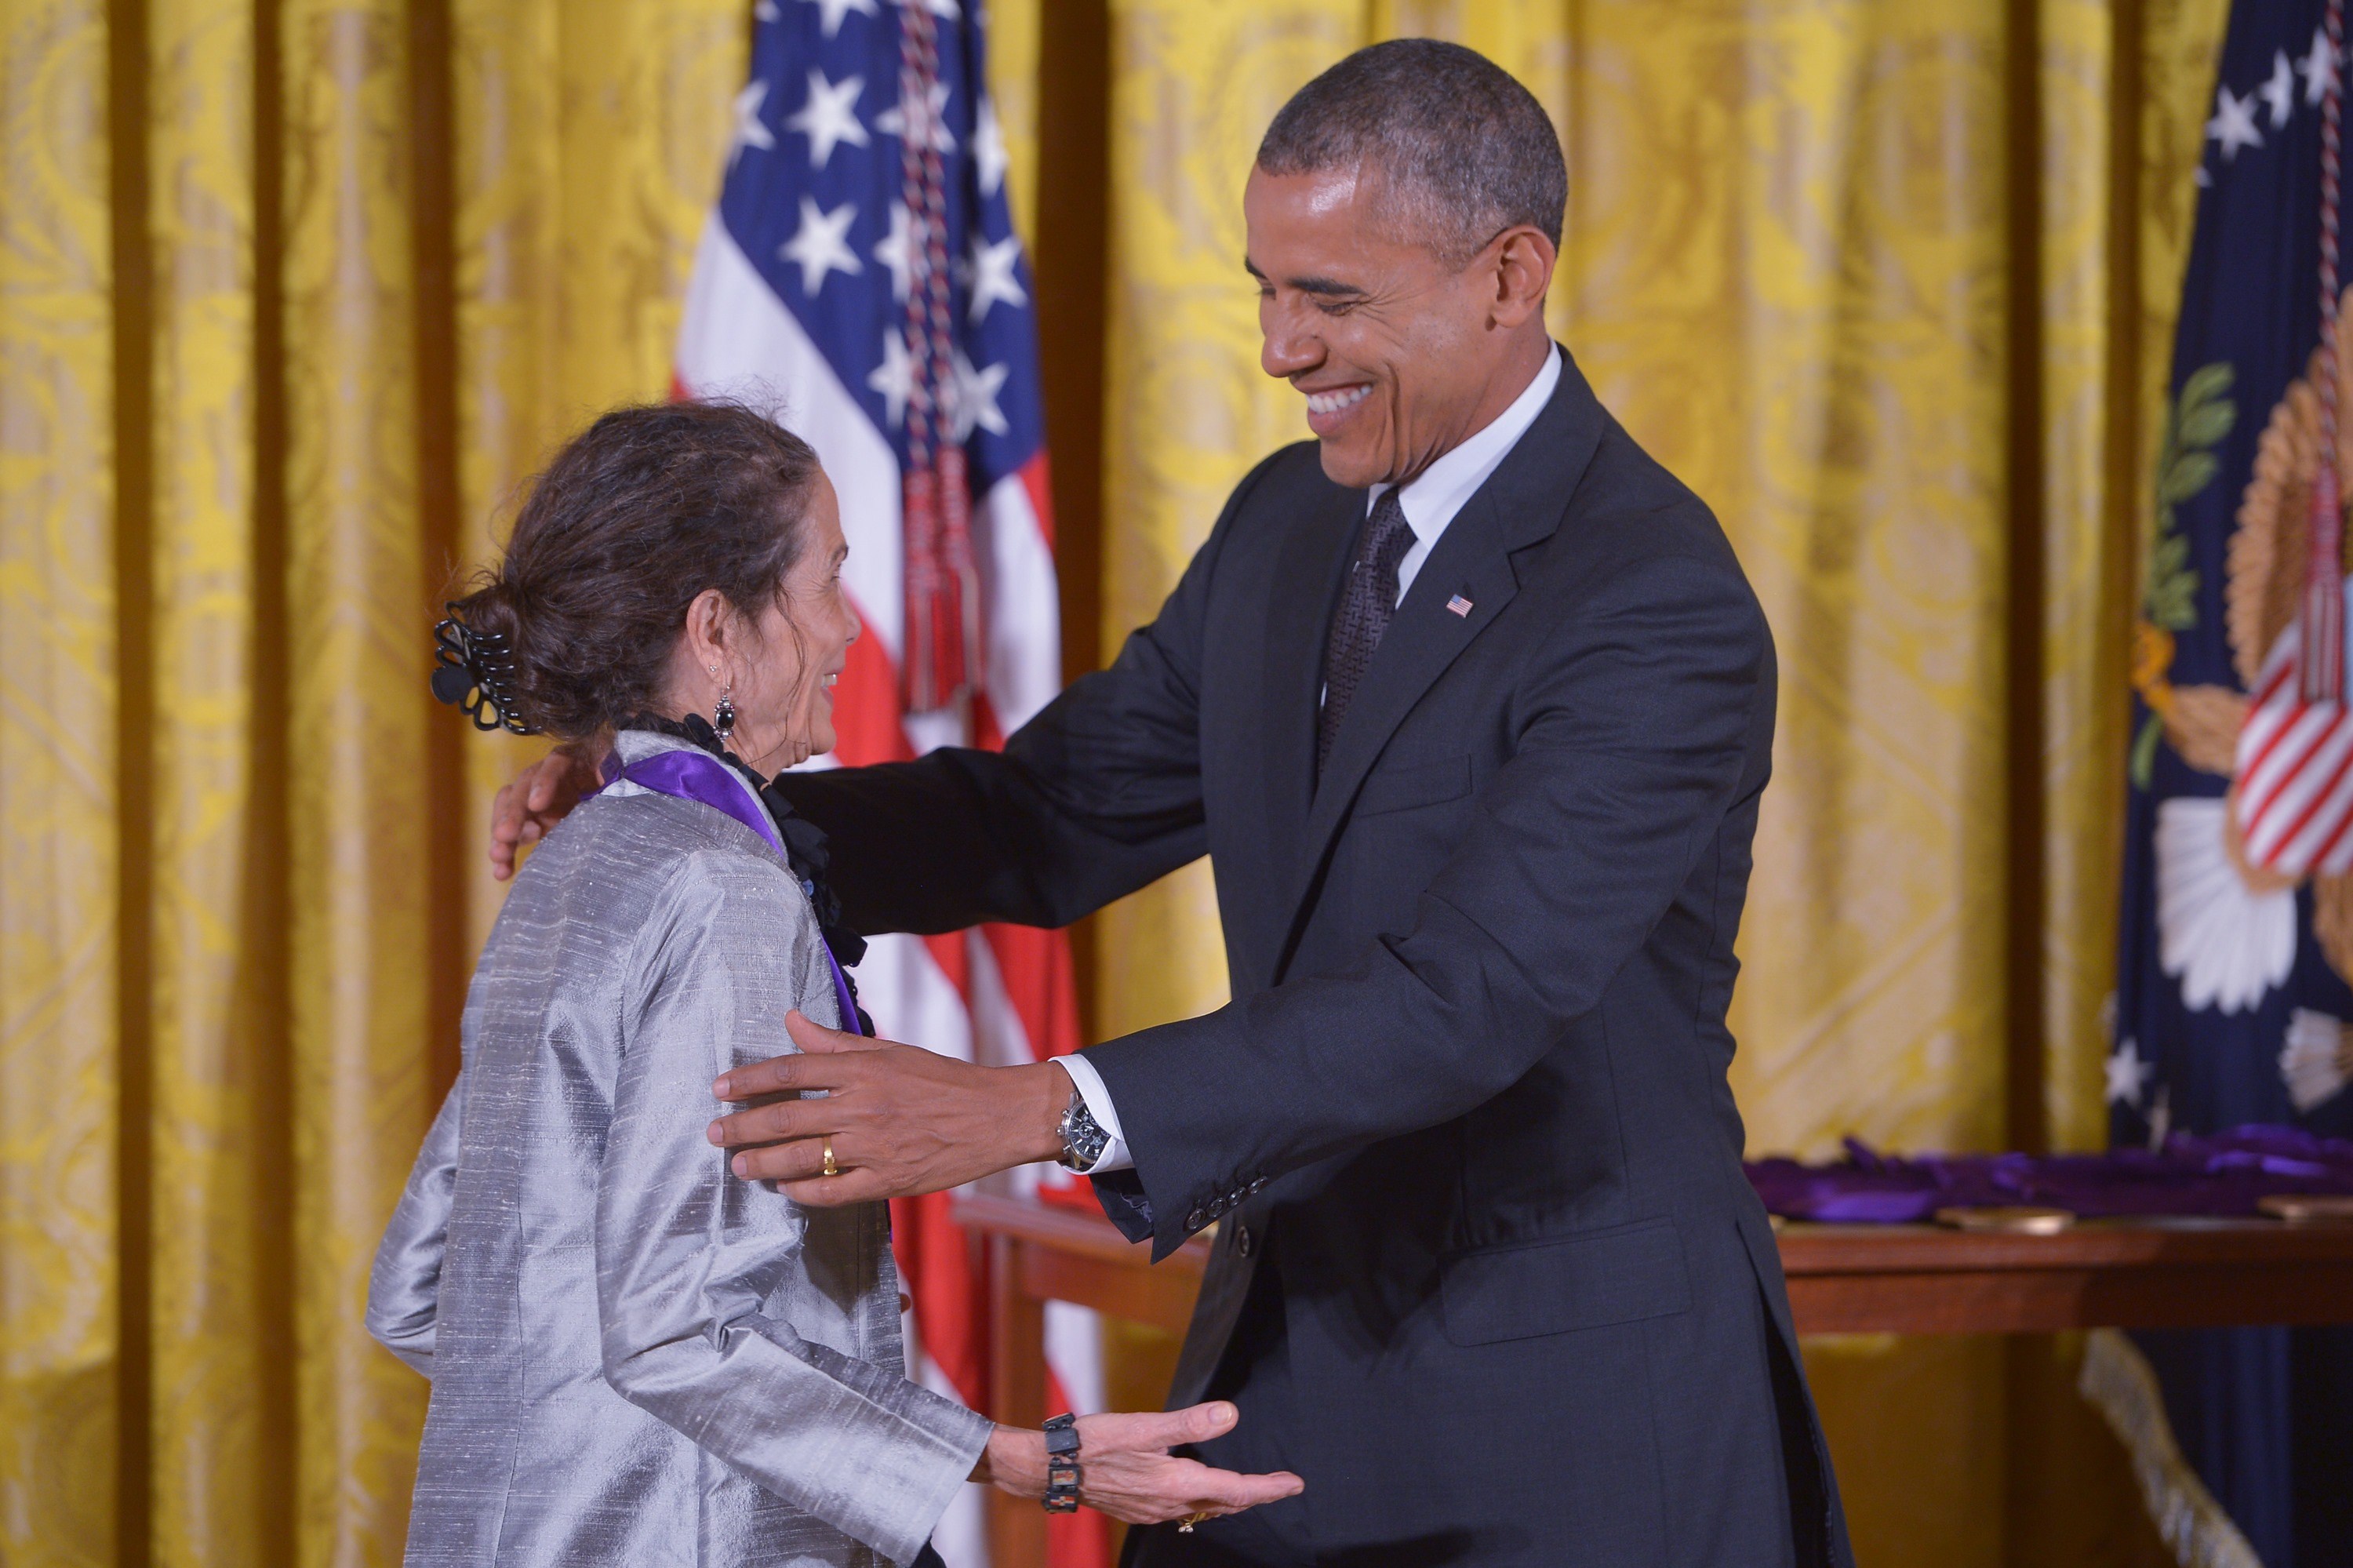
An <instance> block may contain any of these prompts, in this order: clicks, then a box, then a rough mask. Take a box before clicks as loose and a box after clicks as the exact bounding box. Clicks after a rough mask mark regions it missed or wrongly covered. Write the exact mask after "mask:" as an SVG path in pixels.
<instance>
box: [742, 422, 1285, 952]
mask: <svg viewBox="0 0 2353 1568" xmlns="http://www.w3.org/2000/svg"><path fill="white" fill-rule="evenodd" d="M1280 456H1281V454H1277V457H1275V458H1270V459H1268V460H1267V461H1266V462H1265V463H1261V465H1260V466H1259V468H1258V469H1257V470H1256V471H1253V472H1252V473H1251V474H1250V477H1248V478H1247V479H1245V480H1243V482H1241V484H1240V485H1239V486H1238V487H1236V489H1235V491H1234V493H1233V495H1232V497H1231V498H1230V499H1229V501H1228V502H1227V503H1226V509H1225V512H1224V513H1223V514H1221V515H1220V516H1219V520H1218V524H1217V526H1216V527H1215V528H1214V529H1212V530H1211V532H1210V535H1209V538H1208V542H1207V543H1205V544H1204V545H1203V546H1201V548H1200V550H1199V551H1198V552H1197V553H1196V554H1195V556H1194V557H1193V559H1192V562H1191V564H1190V565H1189V566H1188V567H1187V568H1186V571H1185V575H1184V577H1183V578H1182V579H1180V580H1179V581H1178V583H1177V585H1176V590H1175V591H1174V592H1173V593H1171V594H1170V595H1169V596H1168V599H1167V600H1166V603H1164V604H1163V605H1162V606H1161V608H1160V613H1159V614H1158V615H1157V616H1156V617H1155V619H1154V620H1153V621H1152V623H1151V624H1150V625H1149V626H1145V627H1143V628H1141V629H1140V630H1137V631H1135V632H1134V633H1133V634H1131V635H1130V636H1129V638H1128V640H1127V641H1126V644H1125V645H1124V647H1122V648H1121V650H1120V653H1119V657H1118V658H1117V659H1116V660H1115V661H1113V663H1112V665H1111V667H1110V668H1109V669H1107V670H1103V671H1100V672H1098V673H1094V674H1091V675H1087V676H1083V677H1082V678H1081V679H1080V680H1078V681H1077V682H1075V683H1073V684H1072V685H1071V687H1070V689H1069V690H1067V691H1065V692H1064V693H1062V694H1061V695H1060V696H1059V697H1057V698H1056V699H1055V700H1054V701H1053V702H1051V703H1050V704H1048V705H1046V707H1045V708H1044V709H1043V710H1042V711H1041V712H1040V713H1039V715H1038V716H1037V717H1035V718H1033V719H1031V720H1030V721H1029V723H1028V724H1026V725H1024V726H1022V727H1021V728H1020V729H1019V730H1018V731H1017V732H1016V733H1015V734H1014V735H1013V736H1012V738H1011V739H1010V740H1008V742H1007V743H1006V747H1005V749H1004V750H1003V751H1002V752H990V751H979V750H974V749H970V748H966V747H943V748H942V749H940V750H938V751H934V752H933V753H931V754H930V755H928V756H926V757H924V758H922V759H920V760H918V761H914V762H899V763H885V764H881V765H880V766H876V767H871V768H837V769H834V770H832V771H829V772H822V773H795V774H786V775H784V776H783V777H780V778H778V779H776V782H775V783H774V784H772V785H771V786H770V788H771V789H774V790H775V791H776V793H777V794H778V795H780V796H782V797H783V798H784V800H785V801H786V804H788V805H790V806H791V807H792V809H793V810H795V811H796V812H797V813H798V814H799V815H801V816H803V817H806V818H807V819H808V820H809V821H812V822H814V823H816V824H817V826H818V827H819V828H821V829H823V830H824V831H825V833H826V836H827V840H828V856H829V858H830V865H829V868H828V876H827V881H828V883H829V884H830V885H831V886H832V888H833V890H834V893H835V895H837V896H838V897H839V898H840V900H841V904H842V914H843V917H844V919H845V921H846V922H847V923H848V925H849V927H850V929H852V930H854V931H857V932H860V934H862V935H866V936H872V935H875V934H877V933H880V932H884V931H916V932H924V933H932V932H942V931H955V930H961V929H962V928H963V927H966V926H973V925H978V924H980V923H981V922H983V921H989V920H1002V921H1009V922H1011V923H1013V924H1016V925H1022V926H1045V927H1061V926H1067V925H1069V924H1071V922H1072V921H1074V920H1077V919H1080V918H1082V916H1086V915H1089V914H1092V912H1093V911H1095V910H1097V909H1100V908H1101V907H1103V906H1104V905H1106V904H1109V903H1111V902H1112V901H1113V900H1114V899H1117V898H1121V897H1124V896H1125V895H1127V894H1130V893H1133V892H1134V891H1135V890H1136V889H1137V888H1139V887H1143V886H1145V885H1147V884H1149V883H1152V882H1155V881H1156V880H1158V879H1159V878H1160V877H1163V876H1165V875H1166V874H1168V873H1170V872H1172V871H1174V870H1176V868H1177V867H1178V866H1181V865H1184V864H1186V863H1188V862H1190V861H1194V860H1198V859H1199V858H1200V857H1201V856H1202V855H1203V854H1205V853H1208V834H1207V832H1206V830H1205V829H1204V827H1203V813H1202V802H1201V754H1200V693H1201V639H1202V629H1203V626H1204V624H1205V623H1206V620H1207V617H1208V597H1209V591H1210V584H1211V581H1212V579H1213V578H1214V577H1215V576H1216V573H1217V563H1218V557H1219V552H1220V549H1221V547H1222V546H1223V545H1224V542H1225V540H1226V537H1227V536H1228V535H1229V532H1230V531H1231V529H1232V527H1233V526H1234V520H1235V518H1236V516H1237V515H1238V514H1239V513H1240V510H1241V508H1242V506H1243V504H1244V503H1245V502H1246V501H1247V499H1248V497H1249V495H1250V492H1251V491H1252V490H1253V489H1254V488H1255V487H1256V485H1257V484H1258V482H1259V481H1260V479H1261V476H1262V475H1263V474H1264V473H1265V472H1266V471H1267V469H1268V468H1269V467H1271V465H1272V464H1273V463H1274V462H1275V461H1278V459H1279V458H1280Z"/></svg>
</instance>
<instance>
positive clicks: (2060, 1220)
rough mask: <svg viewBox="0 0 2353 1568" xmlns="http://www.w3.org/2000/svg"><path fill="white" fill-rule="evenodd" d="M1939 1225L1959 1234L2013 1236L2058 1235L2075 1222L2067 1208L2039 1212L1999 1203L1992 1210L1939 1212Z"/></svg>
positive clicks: (2024, 1206) (1967, 1209) (2028, 1207)
mask: <svg viewBox="0 0 2353 1568" xmlns="http://www.w3.org/2000/svg"><path fill="white" fill-rule="evenodd" d="M1936 1223H1937V1224H1940V1225H1950V1226H1952V1227H1953V1228H1954V1229H1955V1230H1957V1231H1988V1232H1993V1233H1996V1234H2002V1235H2013V1236H2055V1235H2057V1234H2059V1233H2060V1232H2061V1231H2063V1230H2065V1229H2066V1228H2067V1227H2068V1226H2069V1225H2072V1224H2074V1223H2075V1216H2074V1215H2073V1213H2069V1212H2068V1211H2067V1210H2065V1209H2039V1208H2034V1207H2032V1206H2031V1205H2027V1204H1997V1205H1994V1206H1991V1207H1988V1208H1958V1209H1939V1210H1937V1211H1936Z"/></svg>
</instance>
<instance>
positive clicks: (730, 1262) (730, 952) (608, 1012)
mask: <svg viewBox="0 0 2353 1568" xmlns="http://www.w3.org/2000/svg"><path fill="white" fill-rule="evenodd" d="M681 744H682V743H681V742H678V741H673V740H671V739H670V738H669V737H667V736H659V735H655V734H651V733H649V732H645V731H625V732H624V733H623V734H622V735H621V736H620V737H619V742H618V745H619V749H620V752H621V757H622V760H623V761H624V762H625V763H627V762H634V761H636V760H638V758H642V757H645V756H647V755H649V754H650V753H651V752H653V751H656V750H661V749H668V748H670V747H677V746H680V745H681ZM746 789H747V790H748V789H749V786H748V785H747V786H746ZM764 809H765V808H764ZM796 1007H797V1008H799V1009H800V1010H801V1011H802V1012H805V1013H807V1015H808V1016H809V1017H810V1018H811V1019H813V1020H815V1021H817V1022H820V1023H828V1024H832V1023H836V1022H838V1021H839V1009H838V1006H837V1004H836V1002H835V1000H834V995H833V989H832V985H831V982H830V979H829V975H828V970H827V968H826V961H825V955H824V953H823V950H822V948H821V947H820V938H819V937H818V927H817V920H816V917H815V916H814V914H813V913H812V911H811V909H810V907H809V902H808V899H807V895H805V894H804V892H803V891H802V889H801V886H800V885H799V883H798V882H797V880H796V879H795V878H794V877H793V875H792V874H791V872H790V871H789V870H788V868H787V867H786V864H785V863H784V862H783V861H782V860H781V859H779V858H778V857H777V855H776V853H775V851H774V850H773V849H771V848H770V847H769V845H768V844H767V843H766V842H764V841H763V840H762V839H761V838H760V836H759V835H758V834H756V833H754V832H752V831H751V830H750V829H748V828H746V827H744V825H743V824H742V823H741V822H738V821H733V819H731V818H729V817H728V816H727V815H725V814H724V813H723V812H721V811H718V810H713V809H712V808H711V807H708V806H704V805H702V804H699V803H697V802H694V801H691V800H678V799H675V798H673V797H671V796H668V795H662V794H657V793H653V792H651V791H649V790H646V789H640V788H638V786H636V785H633V784H628V783H623V784H617V785H615V786H614V787H612V788H611V789H607V790H606V791H604V792H603V793H602V794H600V795H598V796H596V797H595V798H593V799H592V800H588V801H587V802H586V803H585V804H583V805H582V806H581V807H580V808H579V809H578V810H575V811H574V812H573V813H572V815H571V816H570V817H569V818H567V819H566V820H565V822H564V824H563V825H562V826H561V827H560V828H558V829H557V830H556V831H555V832H553V833H552V834H550V835H549V837H548V839H547V842H545V843H544V844H543V845H541V847H540V848H539V850H538V851H537V853H534V854H533V856H532V857H531V860H530V862H529V863H528V864H526V865H525V866H524V867H523V869H522V873H521V874H520V875H518V876H517V877H516V879H515V883H514V886H513V889H512V891H511V892H510V894H509V895H508V897H507V902H506V907H505V909H504V911H503V912H502V913H501V915H500V916H499V919H498V923H497V925H496V926H495V927H493V928H492V930H491V938H490V942H489V944H488V945H487V946H486V947H485V948H484V949H483V952H482V959H481V963H480V966H479V967H478V968H477V969H476V970H475V973H474V981H473V986H472V989H471V991H470V992H469V993H468V996H467V1000H466V1013H465V1027H464V1051H465V1057H464V1068H463V1071H462V1072H461V1073H460V1074H459V1079H458V1083H457V1086H456V1087H454V1088H453V1089H452V1090H451V1091H450V1094H449V1097H448V1101H447V1102H446V1103H445V1104H444V1105H443V1106H442V1107H441V1112H440V1115H439V1116H438V1118H436V1119H435V1121H434V1123H433V1128H432V1131H431V1132H430V1133H429V1134H427V1138H426V1140H425V1148H424V1150H423V1152H422V1153H420V1154H419V1155H418V1156H417V1168H416V1171H415V1172H414V1173H413V1174H412V1175H411V1176H410V1178H409V1182H408V1188H407V1192H406V1195H405V1196H404V1197H403V1198H402V1200H401V1202H400V1207H399V1209H398V1211H397V1212H396V1213H395V1214H394V1215H393V1219H392V1224H391V1225H390V1227H389V1228H388V1229H387V1230H386V1231H385V1237H384V1245H383V1246H382V1247H381V1248H380V1249H379V1251H378V1252H377V1254H376V1260H375V1276H374V1278H373V1281H372V1283H371V1287H370V1290H369V1296H368V1329H369V1331H370V1332H371V1333H373V1334H374V1335H375V1337H376V1339H377V1340H381V1341H382V1342H383V1343H384V1344H385V1347H386V1348H388V1349H389V1350H391V1351H393V1352H394V1353H395V1354H396V1355H398V1356H399V1357H400V1358H401V1359H402V1360H403V1361H406V1362H408V1364H409V1365H411V1366H413V1367H415V1368H416V1369H417V1371H418V1372H423V1373H424V1374H425V1375H426V1376H427V1377H428V1378H431V1379H432V1380H433V1398H432V1404H431V1408H430V1413H429V1414H428V1415H427V1418H426V1424H425V1441H424V1446H423V1449H422V1451H421V1452H420V1454H419V1456H418V1459H417V1493H416V1499H415V1502H414V1505H413V1508H412V1511H411V1515H410V1520H409V1534H408V1554H407V1562H408V1563H409V1564H411V1568H427V1565H429V1568H455V1565H457V1564H469V1565H471V1564H493V1563H495V1564H501V1565H502V1568H503V1565H509V1564H512V1565H515V1568H523V1565H537V1564H549V1565H554V1564H559V1563H561V1564H585V1563H625V1564H628V1565H629V1568H654V1565H657V1564H696V1565H702V1564H731V1565H732V1564H745V1565H749V1564H768V1563H774V1564H777V1565H779V1568H816V1565H819V1564H823V1565H828V1568H868V1565H870V1564H875V1563H878V1561H879V1560H887V1561H888V1562H890V1563H908V1562H910V1561H912V1560H913V1558H914V1556H915V1555H916V1553H917V1552H919V1551H920V1550H921V1548H922V1546H923V1542H924V1541H925V1540H926V1539H927V1538H928V1537H929V1536H930V1534H931V1531H932V1528H933V1526H934V1524H935V1523H936V1522H937V1521H938V1520H939V1518H940V1515H941V1514H942V1512H943V1511H944V1510H945V1509H946V1507H947V1505H948V1503H949V1501H950V1499H952V1498H953V1497H954V1496H955V1492H956V1489H957V1488H958V1487H959V1486H961V1485H962V1484H963V1483H964V1481H965V1478H966V1477H967V1476H968V1475H969V1474H970V1473H971V1470H972V1467H973V1464H974V1462H975V1460H976V1458H977V1457H979V1454H980V1451H981V1448H982V1446H983V1445H984V1444H985V1443H986V1442H987V1436H988V1433H989V1429H990V1427H989V1423H988V1422H987V1420H986V1419H985V1418H983V1417H982V1416H979V1415H977V1414H974V1413H973V1412H972V1411H969V1410H967V1409H965V1408H964V1407H963V1406H962V1405H960V1404H955V1403H954V1402H952V1401H949V1400H946V1399H943V1398H941V1397H940V1396H938V1395H937V1394H934V1393H930V1392H929V1391H927V1390H925V1389H923V1388H921V1387H919V1386H917V1385H916V1384H914V1383H910V1382H909V1381H908V1380H907V1378H906V1376H905V1372H904V1363H903V1361H902V1352H901V1347H900V1340H899V1308H898V1288H899V1285H898V1276H897V1272H896V1270H895V1268H894V1267H893V1266H892V1260H891V1245H890V1228H889V1219H888V1215H887V1213H886V1211H885V1209H884V1207H883V1206H882V1205H881V1204H879V1203H876V1204H867V1205H861V1206H860V1207H856V1208H852V1209H846V1210H814V1209H803V1208H801V1207H800V1206H799V1205H797V1204H796V1203H794V1202H790V1201H789V1200H787V1199H786V1198H785V1197H784V1196H783V1195H782V1194H781V1193H779V1192H776V1191H775V1190H774V1189H773V1188H771V1187H770V1186H768V1185H767V1184H766V1183H754V1182H747V1181H738V1180H736V1179H735V1178H734V1177H733V1176H732V1175H730V1174H729V1172H728V1170H727V1165H726V1157H725V1155H724V1153H723V1151H722V1150H717V1149H714V1148H712V1146H711V1145H710V1144H709V1143H708V1142H707V1141H705V1139H704V1128H707V1127H708V1126H709V1125H710V1123H711V1119H712V1115H713V1113H714V1110H715V1107H714V1105H713V1103H712V1097H711V1081H712V1078H713V1077H714V1076H716V1075H718V1074H719V1073H721V1072H723V1071H724V1070H725V1069H726V1068H728V1067H730V1066H733V1065H740V1064H744V1063H749V1062H756V1061H760V1060H763V1059H765V1058H766V1057H769V1056H773V1055H776V1054H780V1053H782V1052H785V1051H788V1050H790V1049H791V1048H792V1045H791V1042H790V1041H789V1039H788V1038H787V1037H786V1033H785V1014H786V1012H787V1011H789V1010H790V1009H793V1008H796Z"/></svg>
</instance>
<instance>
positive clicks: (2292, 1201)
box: [2255, 1192, 2353, 1225]
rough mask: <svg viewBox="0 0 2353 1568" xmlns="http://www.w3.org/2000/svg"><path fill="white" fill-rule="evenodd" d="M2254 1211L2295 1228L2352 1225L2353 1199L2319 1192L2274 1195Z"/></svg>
mask: <svg viewBox="0 0 2353 1568" xmlns="http://www.w3.org/2000/svg"><path fill="white" fill-rule="evenodd" d="M2255 1207H2257V1208H2258V1209H2261V1210H2262V1211H2263V1213H2266V1214H2269V1215H2270V1216H2271V1217H2272V1218H2274V1219H2275V1220H2285V1221H2286V1222H2287V1223H2288V1224H2292V1225H2332V1224H2333V1225H2342V1224H2353V1197H2346V1196H2342V1195H2338V1194H2329V1193H2320V1192H2274V1193H2273V1194H2272V1195H2271V1196H2270V1197H2268V1198H2258V1199H2256V1200H2255Z"/></svg>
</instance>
